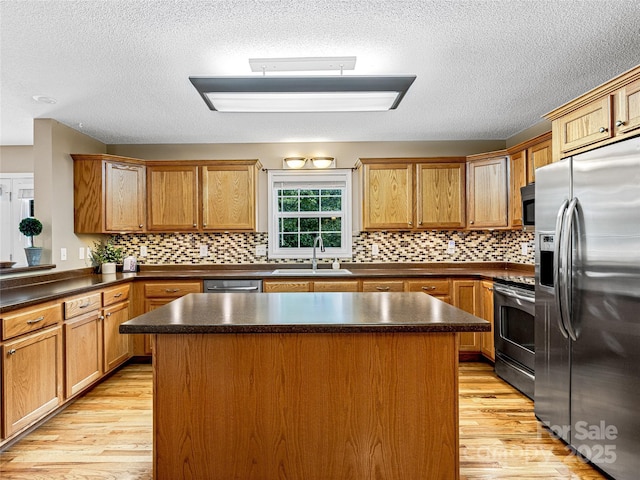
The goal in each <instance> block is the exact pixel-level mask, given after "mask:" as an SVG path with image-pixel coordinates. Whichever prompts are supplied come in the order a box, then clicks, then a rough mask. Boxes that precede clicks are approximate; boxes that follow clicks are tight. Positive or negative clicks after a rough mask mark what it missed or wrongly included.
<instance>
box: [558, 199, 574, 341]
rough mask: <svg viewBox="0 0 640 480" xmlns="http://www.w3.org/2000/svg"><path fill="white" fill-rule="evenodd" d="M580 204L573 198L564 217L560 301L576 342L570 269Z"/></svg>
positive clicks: (567, 324) (567, 325)
mask: <svg viewBox="0 0 640 480" xmlns="http://www.w3.org/2000/svg"><path fill="white" fill-rule="evenodd" d="M577 206H578V199H577V198H575V197H574V198H572V199H571V202H570V203H569V206H568V207H567V214H566V215H565V217H564V223H563V225H562V231H563V232H564V235H563V238H562V249H563V250H564V253H563V255H562V263H563V265H562V267H563V268H562V271H563V273H564V280H563V282H562V283H563V288H562V292H561V295H562V300H561V302H560V306H561V307H562V309H563V312H562V322H563V324H564V328H565V330H566V331H567V333H568V334H569V337H571V340H573V341H574V342H575V341H576V340H578V337H577V336H576V332H575V330H574V328H573V325H572V323H571V305H572V302H573V299H572V289H573V285H572V280H573V279H572V275H571V272H570V271H569V269H570V268H571V264H570V260H571V258H570V257H571V243H572V242H571V238H572V235H573V221H574V218H575V213H576V209H577Z"/></svg>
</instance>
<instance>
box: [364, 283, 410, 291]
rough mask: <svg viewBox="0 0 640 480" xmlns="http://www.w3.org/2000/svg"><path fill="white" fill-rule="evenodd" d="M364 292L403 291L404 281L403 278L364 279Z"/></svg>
mask: <svg viewBox="0 0 640 480" xmlns="http://www.w3.org/2000/svg"><path fill="white" fill-rule="evenodd" d="M362 291H363V292H402V291H404V282H403V281H402V280H382V281H373V280H363V282H362Z"/></svg>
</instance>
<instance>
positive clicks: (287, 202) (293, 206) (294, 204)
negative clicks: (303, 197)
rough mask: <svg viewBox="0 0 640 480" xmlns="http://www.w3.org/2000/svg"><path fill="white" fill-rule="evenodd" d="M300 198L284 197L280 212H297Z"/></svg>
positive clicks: (281, 201)
mask: <svg viewBox="0 0 640 480" xmlns="http://www.w3.org/2000/svg"><path fill="white" fill-rule="evenodd" d="M298 202H299V200H298V197H284V198H281V199H280V211H281V212H297V211H298Z"/></svg>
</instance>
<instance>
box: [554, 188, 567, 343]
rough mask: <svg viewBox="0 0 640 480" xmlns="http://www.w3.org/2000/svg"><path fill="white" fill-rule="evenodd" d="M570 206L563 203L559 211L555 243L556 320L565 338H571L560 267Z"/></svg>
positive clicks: (565, 202)
mask: <svg viewBox="0 0 640 480" xmlns="http://www.w3.org/2000/svg"><path fill="white" fill-rule="evenodd" d="M568 204H569V200H565V201H564V202H562V205H560V209H559V210H558V215H557V217H556V233H555V242H554V243H553V299H554V301H555V304H556V311H557V312H558V315H557V316H556V319H557V320H558V329H559V330H560V333H561V334H562V336H563V337H564V338H569V334H568V333H567V331H566V330H565V328H564V322H563V320H562V305H561V302H560V291H561V286H560V282H561V281H562V277H561V275H560V267H561V264H562V262H561V261H560V254H561V249H560V244H561V243H562V223H563V220H564V214H565V211H566V209H567V205H568Z"/></svg>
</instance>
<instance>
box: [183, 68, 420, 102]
mask: <svg viewBox="0 0 640 480" xmlns="http://www.w3.org/2000/svg"><path fill="white" fill-rule="evenodd" d="M350 59H352V63H348V61H347V60H350ZM322 60H325V61H324V62H323V61H322ZM250 62H252V63H251V65H252V68H253V69H254V71H256V70H257V69H258V68H259V67H257V66H260V65H262V72H263V76H260V77H257V76H256V77H189V80H190V81H191V83H192V84H193V86H194V87H195V88H196V90H198V93H200V95H201V96H202V99H203V100H204V102H205V103H206V104H207V106H208V107H209V108H210V109H211V110H216V111H220V112H254V113H255V112H373V111H385V110H392V109H395V108H396V107H397V106H398V105H399V104H400V101H401V100H402V98H403V97H404V95H405V94H406V93H407V90H408V89H409V87H410V86H411V84H412V83H413V82H414V80H415V79H416V76H415V75H405V76H402V75H379V76H373V75H369V76H355V75H353V76H349V75H347V76H345V75H342V72H343V70H344V69H345V68H349V69H350V68H353V66H354V65H355V57H336V58H329V59H328V60H327V59H324V58H323V57H310V58H299V59H284V58H283V59H251V60H250ZM279 65H282V66H280V67H279ZM323 65H324V66H323ZM345 65H346V66H345ZM338 68H339V69H340V75H335V76H333V75H324V76H270V77H267V76H265V74H266V71H267V69H268V71H269V72H273V71H291V70H294V69H297V70H298V71H300V70H317V69H338Z"/></svg>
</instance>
